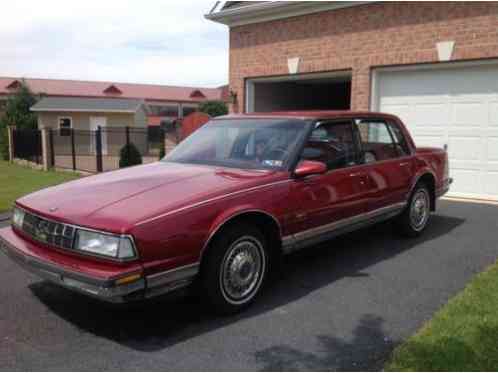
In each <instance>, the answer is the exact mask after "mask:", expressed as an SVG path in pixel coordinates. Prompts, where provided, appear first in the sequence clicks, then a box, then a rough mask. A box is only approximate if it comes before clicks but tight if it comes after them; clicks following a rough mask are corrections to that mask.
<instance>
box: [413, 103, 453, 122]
mask: <svg viewBox="0 0 498 373" xmlns="http://www.w3.org/2000/svg"><path fill="white" fill-rule="evenodd" d="M413 112H415V113H417V115H414V116H413V122H412V124H413V125H415V126H424V127H434V126H445V125H446V123H448V120H449V119H450V110H449V109H448V105H446V104H445V103H432V104H429V103H420V102H416V103H415V104H414V105H413Z"/></svg>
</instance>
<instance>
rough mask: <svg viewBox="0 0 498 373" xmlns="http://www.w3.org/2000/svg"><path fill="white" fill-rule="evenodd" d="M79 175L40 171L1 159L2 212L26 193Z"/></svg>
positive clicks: (0, 192) (0, 207) (0, 201)
mask: <svg viewBox="0 0 498 373" xmlns="http://www.w3.org/2000/svg"><path fill="white" fill-rule="evenodd" d="M78 177H79V175H78V174H76V173H69V172H55V171H49V172H45V171H38V170H33V169H31V168H28V167H24V166H19V165H15V164H10V163H9V162H5V161H0V212H5V211H7V210H9V209H10V208H11V207H12V204H13V203H14V201H15V200H16V199H17V198H19V197H21V196H23V195H25V194H28V193H31V192H34V191H36V190H39V189H42V188H45V187H48V186H51V185H56V184H60V183H63V182H65V181H69V180H74V179H76V178H78Z"/></svg>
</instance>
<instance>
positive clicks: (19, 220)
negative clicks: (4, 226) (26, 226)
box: [12, 207, 24, 228]
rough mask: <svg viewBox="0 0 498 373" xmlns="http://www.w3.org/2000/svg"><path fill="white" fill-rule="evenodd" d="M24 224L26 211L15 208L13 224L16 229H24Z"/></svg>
mask: <svg viewBox="0 0 498 373" xmlns="http://www.w3.org/2000/svg"><path fill="white" fill-rule="evenodd" d="M23 222H24V211H23V210H21V209H20V208H17V207H14V211H12V224H13V225H15V226H16V227H19V228H22V224H23Z"/></svg>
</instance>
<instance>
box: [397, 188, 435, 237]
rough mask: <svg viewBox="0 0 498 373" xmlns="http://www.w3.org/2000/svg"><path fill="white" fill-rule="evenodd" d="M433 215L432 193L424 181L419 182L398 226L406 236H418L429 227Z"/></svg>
mask: <svg viewBox="0 0 498 373" xmlns="http://www.w3.org/2000/svg"><path fill="white" fill-rule="evenodd" d="M430 217H431V194H430V192H429V188H427V186H426V185H425V184H424V183H418V184H417V185H416V186H415V188H414V189H413V192H412V194H411V196H410V200H409V203H408V206H407V207H406V208H405V210H404V211H403V213H402V214H401V216H400V219H399V220H398V227H399V228H400V231H401V233H402V234H403V235H404V236H406V237H418V236H420V235H421V234H422V232H423V231H424V230H425V229H426V228H427V225H428V223H429V220H430Z"/></svg>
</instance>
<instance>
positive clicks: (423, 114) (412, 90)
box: [373, 65, 498, 199]
mask: <svg viewBox="0 0 498 373" xmlns="http://www.w3.org/2000/svg"><path fill="white" fill-rule="evenodd" d="M375 90H376V92H375V96H374V97H376V98H375V99H374V102H373V106H374V107H373V109H375V110H379V111H382V112H387V113H392V114H396V115H398V116H399V117H400V118H401V119H402V120H403V121H404V122H405V124H406V125H407V127H408V128H409V130H410V132H411V133H412V135H413V137H414V139H415V142H416V144H417V146H437V147H443V146H444V145H445V144H447V145H448V152H449V157H450V170H451V176H452V177H453V178H454V184H453V185H452V188H451V189H452V190H451V193H450V194H449V195H452V196H458V197H474V198H487V199H498V66H497V65H486V66H473V67H454V66H453V67H447V68H421V69H418V70H404V71H385V70H384V71H382V70H379V71H377V72H376V84H375Z"/></svg>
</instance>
